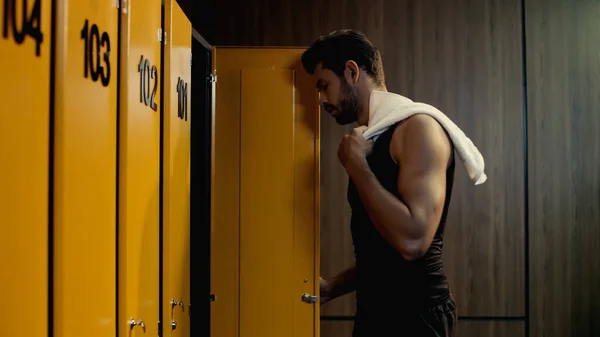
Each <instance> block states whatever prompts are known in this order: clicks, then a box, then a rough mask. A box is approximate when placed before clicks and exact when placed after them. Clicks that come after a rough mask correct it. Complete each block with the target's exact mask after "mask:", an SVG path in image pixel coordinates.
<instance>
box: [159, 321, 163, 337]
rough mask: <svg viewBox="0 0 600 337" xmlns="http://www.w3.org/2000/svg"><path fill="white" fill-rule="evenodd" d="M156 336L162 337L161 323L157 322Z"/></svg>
mask: <svg viewBox="0 0 600 337" xmlns="http://www.w3.org/2000/svg"><path fill="white" fill-rule="evenodd" d="M158 335H159V336H162V322H161V321H158Z"/></svg>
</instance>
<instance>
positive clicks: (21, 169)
mask: <svg viewBox="0 0 600 337" xmlns="http://www.w3.org/2000/svg"><path fill="white" fill-rule="evenodd" d="M51 6H52V3H51V2H50V1H41V0H36V1H26V2H25V1H3V4H2V6H0V20H1V21H2V24H1V25H0V51H1V54H2V56H0V59H1V60H2V62H0V102H1V106H0V158H2V159H1V161H2V165H0V186H2V187H1V188H0V214H1V215H0V217H1V218H0V223H1V224H2V225H1V226H0V228H1V229H2V234H1V235H0V265H2V272H1V276H0V298H1V305H0V316H1V317H2V321H3V322H5V323H6V324H3V328H2V335H5V336H11V337H42V336H44V337H45V336H46V335H47V333H48V193H49V192H48V182H49V180H48V176H49V160H48V158H49V150H50V145H49V139H50V138H49V137H50V136H49V130H50V123H49V122H50V113H51V111H50V50H51V48H50V46H51V44H52V40H51V31H50V23H51V10H52V8H51ZM24 7H26V8H24ZM24 17H25V18H26V20H23V18H24ZM32 323H33V324H32Z"/></svg>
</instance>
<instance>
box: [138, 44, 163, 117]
mask: <svg viewBox="0 0 600 337" xmlns="http://www.w3.org/2000/svg"><path fill="white" fill-rule="evenodd" d="M138 72H139V73H140V102H142V103H144V104H145V105H146V106H150V108H151V109H152V110H154V111H156V109H157V105H156V102H154V99H155V97H156V88H157V87H158V70H157V68H156V66H155V65H153V66H152V67H150V61H149V60H148V59H145V58H144V55H142V57H141V58H140V64H139V66H138ZM152 80H154V86H153V89H152V92H150V83H151V82H152Z"/></svg>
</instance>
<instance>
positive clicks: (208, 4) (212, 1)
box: [177, 0, 217, 43]
mask: <svg viewBox="0 0 600 337" xmlns="http://www.w3.org/2000/svg"><path fill="white" fill-rule="evenodd" d="M216 1H217V0H177V3H179V6H181V8H182V9H183V11H184V12H185V15H187V17H188V19H190V21H191V22H192V26H193V27H194V28H195V29H196V30H197V31H198V32H199V33H200V35H202V37H204V38H205V39H206V40H207V41H208V43H212V41H211V36H210V33H209V32H203V30H204V31H205V30H206V29H207V27H211V26H212V24H211V23H212V20H213V19H214V13H215V6H216Z"/></svg>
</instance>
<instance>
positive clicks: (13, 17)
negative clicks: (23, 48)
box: [2, 0, 44, 56]
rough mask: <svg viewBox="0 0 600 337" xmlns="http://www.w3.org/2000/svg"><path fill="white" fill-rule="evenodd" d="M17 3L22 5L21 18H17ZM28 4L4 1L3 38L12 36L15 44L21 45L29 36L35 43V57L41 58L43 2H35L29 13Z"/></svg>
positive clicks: (15, 0) (23, 0)
mask: <svg viewBox="0 0 600 337" xmlns="http://www.w3.org/2000/svg"><path fill="white" fill-rule="evenodd" d="M17 2H18V3H19V4H20V5H21V9H20V10H19V13H20V14H21V17H20V18H17ZM27 2H28V1H27V0H20V1H17V0H3V9H2V37H3V38H4V39H8V38H9V35H12V39H13V40H14V42H15V43H16V44H18V45H20V44H23V42H24V41H25V38H26V37H27V36H29V37H31V38H32V39H33V40H34V41H35V56H40V52H41V50H40V46H41V45H42V41H43V40H44V34H42V31H41V28H40V25H41V19H42V18H41V2H42V0H35V2H34V3H33V8H32V9H31V12H29V13H28V12H27V9H28V7H29V6H28V5H27Z"/></svg>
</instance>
